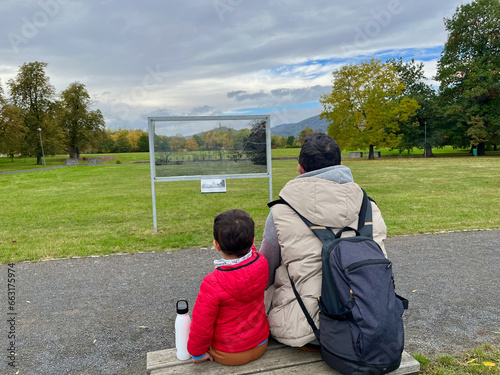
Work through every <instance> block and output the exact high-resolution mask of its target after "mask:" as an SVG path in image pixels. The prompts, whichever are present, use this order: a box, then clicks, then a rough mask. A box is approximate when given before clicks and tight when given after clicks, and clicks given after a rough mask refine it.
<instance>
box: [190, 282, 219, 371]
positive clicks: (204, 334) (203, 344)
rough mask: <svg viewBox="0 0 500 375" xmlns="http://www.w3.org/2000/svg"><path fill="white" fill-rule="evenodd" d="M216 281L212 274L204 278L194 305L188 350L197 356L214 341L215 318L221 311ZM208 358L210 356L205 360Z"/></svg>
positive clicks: (205, 351) (203, 352)
mask: <svg viewBox="0 0 500 375" xmlns="http://www.w3.org/2000/svg"><path fill="white" fill-rule="evenodd" d="M214 283H215V280H214V279H213V278H212V277H211V274H209V275H207V276H206V277H205V278H204V279H203V281H202V282H201V286H200V292H199V293H198V297H197V298H196V303H195V305H194V309H193V320H192V322H191V331H190V333H189V340H188V352H189V354H191V355H192V356H195V357H199V356H204V355H205V354H206V353H207V350H208V348H209V347H210V344H211V343H212V337H213V333H214V325H215V319H216V318H217V314H218V313H219V301H218V293H217V290H216V288H215V285H214ZM207 359H209V358H205V359H204V360H207ZM197 362H201V360H197Z"/></svg>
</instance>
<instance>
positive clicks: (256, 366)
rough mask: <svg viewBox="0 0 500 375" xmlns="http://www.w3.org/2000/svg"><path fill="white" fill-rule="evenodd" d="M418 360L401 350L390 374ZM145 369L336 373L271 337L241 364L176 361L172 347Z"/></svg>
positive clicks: (410, 368) (159, 373)
mask: <svg viewBox="0 0 500 375" xmlns="http://www.w3.org/2000/svg"><path fill="white" fill-rule="evenodd" d="M419 370H420V364H419V363H418V361H416V360H415V359H414V358H413V357H412V356H410V355H409V354H408V353H406V352H403V357H402V360H401V366H400V367H399V368H398V369H397V370H395V371H393V372H391V373H390V374H391V375H405V374H417V373H418V372H419ZM147 373H148V374H151V375H168V374H217V375H225V374H241V375H243V374H256V373H259V374H273V375H284V374H302V375H305V374H314V375H322V374H339V373H338V372H337V371H335V370H333V369H332V368H330V367H329V366H328V365H327V364H326V363H324V362H323V361H322V360H321V356H320V354H319V353H315V352H307V351H304V350H299V349H296V348H291V347H289V346H285V345H282V344H280V343H277V342H275V341H274V340H270V342H269V346H268V348H267V350H266V352H265V353H264V354H263V355H262V357H260V358H259V359H257V360H255V361H252V362H249V363H247V364H245V365H242V366H224V365H221V364H220V363H217V362H213V363H211V362H203V363H198V364H194V363H192V362H191V360H187V361H179V360H178V359H177V358H176V356H175V348H172V349H166V350H159V351H156V352H150V353H148V354H147Z"/></svg>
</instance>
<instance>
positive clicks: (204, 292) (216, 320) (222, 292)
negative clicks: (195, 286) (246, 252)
mask: <svg viewBox="0 0 500 375" xmlns="http://www.w3.org/2000/svg"><path fill="white" fill-rule="evenodd" d="M268 277H269V268H268V265H267V261H266V259H265V258H264V257H263V256H262V255H261V254H259V253H258V252H256V251H252V255H251V257H250V258H249V259H247V260H245V261H243V262H241V263H238V264H236V265H231V266H222V267H218V268H216V269H215V270H214V271H213V272H212V273H210V274H208V275H207V276H206V277H205V278H204V279H203V282H202V283H201V286H200V293H199V294H198V298H197V299H196V306H195V309H194V311H193V324H192V325H191V332H193V335H190V338H189V352H190V353H196V352H203V351H204V348H205V347H204V345H206V342H211V345H212V346H213V347H214V348H215V349H217V350H220V351H224V352H228V353H233V352H240V351H244V350H248V349H251V348H253V347H255V346H256V345H258V344H259V343H261V342H263V341H264V340H266V339H267V337H268V336H269V325H268V322H267V317H266V313H265V310H264V290H265V288H266V285H267V280H268Z"/></svg>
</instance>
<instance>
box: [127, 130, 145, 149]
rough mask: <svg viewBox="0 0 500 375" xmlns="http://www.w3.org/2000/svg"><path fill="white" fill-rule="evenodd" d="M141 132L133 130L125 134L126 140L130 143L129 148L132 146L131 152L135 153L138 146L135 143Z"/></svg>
mask: <svg viewBox="0 0 500 375" xmlns="http://www.w3.org/2000/svg"><path fill="white" fill-rule="evenodd" d="M141 133H142V131H141V130H133V129H130V130H129V131H128V134H127V138H128V140H129V142H130V146H132V151H137V149H138V145H137V142H139V138H140V136H141Z"/></svg>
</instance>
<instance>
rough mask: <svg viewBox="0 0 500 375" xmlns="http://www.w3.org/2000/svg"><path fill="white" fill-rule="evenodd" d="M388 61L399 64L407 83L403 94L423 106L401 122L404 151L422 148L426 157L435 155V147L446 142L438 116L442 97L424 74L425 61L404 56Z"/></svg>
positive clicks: (402, 148)
mask: <svg viewBox="0 0 500 375" xmlns="http://www.w3.org/2000/svg"><path fill="white" fill-rule="evenodd" d="M387 62H388V63H389V64H391V65H394V66H395V67H396V71H397V73H398V75H399V78H400V79H401V81H402V82H403V83H404V84H405V88H404V90H403V95H405V96H407V97H409V98H411V99H415V100H416V101H417V103H418V105H419V108H418V110H417V111H416V113H415V115H414V116H411V117H409V118H408V120H407V121H405V122H401V123H400V126H399V128H400V131H399V133H400V134H401V139H400V141H399V144H398V146H397V147H398V148H399V150H400V151H402V150H408V151H410V150H412V149H413V147H418V148H420V149H423V150H424V156H432V147H437V146H441V145H442V137H441V135H440V125H441V122H440V120H439V117H438V107H437V104H438V96H437V93H436V90H434V89H433V88H432V86H431V85H430V84H428V83H427V82H426V81H427V78H426V77H425V74H424V64H423V63H416V62H415V60H413V59H412V60H411V61H409V62H406V63H405V62H403V59H402V58H401V57H400V58H399V59H389V60H387Z"/></svg>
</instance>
